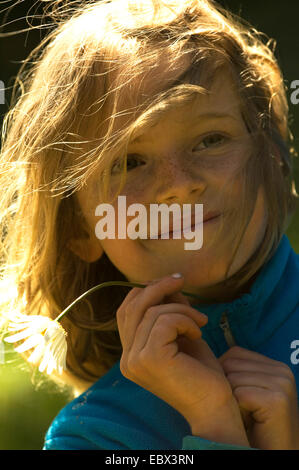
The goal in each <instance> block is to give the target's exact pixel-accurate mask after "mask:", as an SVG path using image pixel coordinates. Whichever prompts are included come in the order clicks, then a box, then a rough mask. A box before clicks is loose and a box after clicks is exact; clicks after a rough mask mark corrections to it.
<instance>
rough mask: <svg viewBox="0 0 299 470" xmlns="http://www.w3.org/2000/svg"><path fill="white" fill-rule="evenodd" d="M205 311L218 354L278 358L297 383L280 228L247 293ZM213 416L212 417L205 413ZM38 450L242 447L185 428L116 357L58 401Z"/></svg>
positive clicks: (292, 273) (298, 289)
mask: <svg viewBox="0 0 299 470" xmlns="http://www.w3.org/2000/svg"><path fill="white" fill-rule="evenodd" d="M195 308H197V309H198V310H200V311H201V312H203V313H206V314H207V315H208V317H209V322H208V324H207V325H206V326H205V327H203V328H202V333H203V339H205V340H206V341H207V343H208V344H209V346H210V347H211V349H212V350H213V352H214V354H215V355H216V356H217V357H219V356H220V355H222V354H223V353H224V352H225V351H226V350H227V349H228V348H229V347H230V346H232V345H233V344H234V343H235V344H237V345H239V346H241V347H243V348H246V349H249V350H252V351H257V352H259V353H261V354H264V355H266V356H268V357H270V358H272V359H274V360H277V361H282V362H284V363H286V364H287V365H288V366H289V367H290V368H291V370H292V372H293V374H294V376H295V379H296V384H297V390H298V391H299V255H298V254H296V253H295V252H294V250H293V249H292V247H291V245H290V243H289V240H288V238H287V237H286V235H284V236H283V237H282V239H281V241H280V244H279V246H278V248H277V250H276V252H275V254H274V255H273V256H272V258H271V259H270V260H269V261H268V262H267V263H266V264H265V265H264V266H263V268H262V269H261V270H260V272H259V274H258V276H257V277H256V279H255V281H254V283H253V284H252V286H251V289H250V291H249V292H248V293H246V294H243V295H242V296H241V297H239V298H237V299H235V300H234V301H232V302H229V303H222V304H213V305H197V306H195ZM211 419H213V417H211ZM44 449H45V450H50V449H56V450H64V449H66V450H74V449H76V450H78V449H90V450H93V449H105V450H116V449H119V450H126V449H132V450H139V449H143V450H144V449H150V450H174V449H182V450H187V449H192V450H196V449H243V447H238V446H231V445H226V444H222V443H217V442H211V441H207V440H205V439H202V438H200V437H197V436H192V435H191V429H190V426H189V424H188V423H187V421H186V420H185V419H184V418H183V416H182V415H181V414H179V413H178V412H177V411H176V410H175V409H173V408H172V407H171V406H169V405H168V404H167V403H166V402H164V401H163V400H161V399H159V398H158V397H157V396H155V395H153V394H152V393H150V392H149V391H147V390H145V389H143V388H142V387H140V386H139V385H136V384H135V383H134V382H132V381H130V380H128V379H126V378H125V377H124V376H123V375H122V374H121V372H120V369H119V361H118V362H117V363H116V364H114V366H113V367H112V368H111V369H110V371H108V372H107V373H106V374H105V375H104V376H103V377H101V378H100V379H99V380H98V381H97V382H96V383H94V384H93V386H91V387H90V388H89V389H88V390H87V391H86V392H85V393H83V394H82V395H80V396H79V397H78V398H76V399H75V400H73V401H72V402H70V403H69V404H68V405H67V406H66V407H65V408H63V409H62V410H61V411H60V413H59V414H58V415H57V417H56V418H55V419H54V421H53V422H52V424H51V426H50V428H49V430H48V432H47V434H46V438H45V444H44Z"/></svg>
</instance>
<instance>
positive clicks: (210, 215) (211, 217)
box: [158, 211, 221, 240]
mask: <svg viewBox="0 0 299 470" xmlns="http://www.w3.org/2000/svg"><path fill="white" fill-rule="evenodd" d="M220 215H221V214H220V212H215V211H213V212H212V211H211V212H207V213H206V214H205V215H204V217H203V220H202V221H200V222H197V223H196V221H195V214H192V215H191V225H188V226H185V227H184V225H183V223H184V220H183V219H181V230H180V229H178V228H176V230H173V225H172V224H169V231H163V232H162V231H159V232H158V240H168V239H172V238H173V234H179V233H181V234H182V235H183V233H184V232H183V230H184V231H185V232H191V231H192V232H194V231H195V230H196V229H198V228H199V227H200V226H201V225H203V226H206V225H207V224H210V223H212V222H213V221H216V219H218V218H219V216H220ZM168 233H169V238H162V235H166V234H168Z"/></svg>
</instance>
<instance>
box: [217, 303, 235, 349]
mask: <svg viewBox="0 0 299 470" xmlns="http://www.w3.org/2000/svg"><path fill="white" fill-rule="evenodd" d="M219 326H220V328H221V330H222V331H223V334H224V338H225V341H226V343H227V345H228V346H229V347H230V348H231V347H232V346H236V344H237V343H236V341H235V339H234V337H233V334H232V331H231V329H230V326H229V322H228V318H227V315H226V312H223V314H222V316H221V319H220V323H219Z"/></svg>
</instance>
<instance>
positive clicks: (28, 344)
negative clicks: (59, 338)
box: [15, 334, 44, 353]
mask: <svg viewBox="0 0 299 470" xmlns="http://www.w3.org/2000/svg"><path fill="white" fill-rule="evenodd" d="M39 344H42V345H44V338H43V335H41V334H37V335H32V336H30V337H29V338H27V339H26V341H24V343H23V344H21V345H20V346H18V347H17V348H15V351H16V352H18V353H22V352H24V351H28V349H31V348H33V347H35V346H38V345H39Z"/></svg>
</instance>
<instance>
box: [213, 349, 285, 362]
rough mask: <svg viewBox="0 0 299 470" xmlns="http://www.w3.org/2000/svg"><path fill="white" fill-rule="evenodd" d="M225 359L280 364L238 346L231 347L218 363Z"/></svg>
mask: <svg viewBox="0 0 299 470" xmlns="http://www.w3.org/2000/svg"><path fill="white" fill-rule="evenodd" d="M227 358H238V359H247V360H252V361H255V362H260V363H261V364H272V365H279V364H281V363H280V362H278V361H275V360H274V359H271V358H269V357H267V356H265V355H263V354H260V353H257V352H256V351H250V350H249V349H245V348H241V347H240V346H233V347H232V348H230V349H229V350H228V351H226V352H225V353H224V354H223V355H222V356H221V357H220V358H219V361H220V362H221V363H222V362H223V361H225V360H226V359H227Z"/></svg>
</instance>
